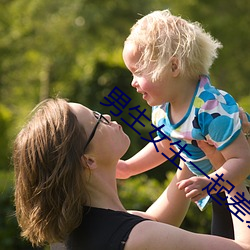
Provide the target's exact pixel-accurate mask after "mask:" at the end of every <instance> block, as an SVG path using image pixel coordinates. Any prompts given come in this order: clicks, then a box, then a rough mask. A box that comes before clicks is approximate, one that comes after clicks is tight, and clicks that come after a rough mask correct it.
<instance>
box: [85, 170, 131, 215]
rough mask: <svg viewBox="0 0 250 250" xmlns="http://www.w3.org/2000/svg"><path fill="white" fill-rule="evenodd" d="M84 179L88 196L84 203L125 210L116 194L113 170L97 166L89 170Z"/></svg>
mask: <svg viewBox="0 0 250 250" xmlns="http://www.w3.org/2000/svg"><path fill="white" fill-rule="evenodd" d="M86 179H87V184H86V186H87V190H88V194H89V198H90V199H89V202H88V204H86V205H88V206H92V207H99V208H105V209H112V210H117V211H126V209H125V208H124V207H123V205H122V203H121V201H120V199H119V196H118V191H117V182H116V178H115V172H114V171H113V170H110V169H107V168H102V167H100V168H98V167H97V168H96V169H93V170H91V173H90V174H89V176H88V177H87V178H86Z"/></svg>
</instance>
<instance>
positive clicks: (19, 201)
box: [13, 98, 87, 245]
mask: <svg viewBox="0 0 250 250" xmlns="http://www.w3.org/2000/svg"><path fill="white" fill-rule="evenodd" d="M85 143H86V133H85V130H84V128H83V127H82V126H81V125H80V124H79V122H78V120H77V117H76V116H75V115H74V113H73V112H72V111H71V110H70V107H69V105H68V103H67V101H66V100H64V99H59V98H58V99H48V100H45V101H43V102H42V103H40V104H39V105H38V106H37V107H36V108H35V110H34V111H33V114H32V117H31V119H30V120H29V122H28V123H27V124H26V126H25V127H24V128H23V129H22V130H21V131H20V133H19V134H18V135H17V138H16V140H15V142H14V149H13V164H14V170H15V205H16V216H17V220H18V223H19V225H20V227H21V229H22V236H23V237H25V238H26V239H28V240H29V241H30V242H31V243H32V244H33V245H44V244H46V243H52V242H62V241H64V240H65V239H66V238H67V236H68V234H69V233H70V232H71V231H72V230H73V229H74V228H76V227H77V226H78V225H79V224H80V222H81V220H82V212H83V205H84V204H85V202H86V197H87V194H86V189H85V188H84V175H83V172H84V169H85V168H86V166H85V164H84V161H83V160H82V155H83V148H84V145H85Z"/></svg>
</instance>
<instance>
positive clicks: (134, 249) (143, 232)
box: [125, 186, 250, 250]
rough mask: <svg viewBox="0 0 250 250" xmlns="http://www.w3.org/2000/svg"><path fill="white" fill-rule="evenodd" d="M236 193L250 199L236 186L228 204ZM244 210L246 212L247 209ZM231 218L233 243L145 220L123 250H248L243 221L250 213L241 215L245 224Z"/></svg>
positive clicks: (247, 238)
mask: <svg viewBox="0 0 250 250" xmlns="http://www.w3.org/2000/svg"><path fill="white" fill-rule="evenodd" d="M236 192H239V193H242V192H244V193H245V198H246V199H247V200H250V194H249V193H248V192H247V190H246V188H245V187H244V186H238V187H235V188H234V190H233V191H232V192H231V193H230V194H228V202H229V203H230V202H231V200H229V199H230V197H234V196H235V195H236ZM243 206H244V205H243ZM245 208H246V209H248V210H249V208H247V207H245ZM232 217H233V224H234V232H235V240H230V239H226V238H222V237H218V236H212V235H202V234H196V233H191V232H188V231H185V230H182V229H179V228H176V227H173V226H171V225H167V224H164V223H159V222H154V221H144V222H141V223H139V224H137V225H136V226H135V227H134V228H133V230H132V231H131V233H130V236H129V238H128V241H127V243H126V245H125V250H144V249H154V250H168V249H169V250H173V249H175V250H183V249H187V250H189V249H190V250H200V249H204V250H210V249H230V250H243V249H244V250H249V249H250V237H249V230H250V229H249V228H248V227H247V223H246V221H250V214H246V215H245V216H244V222H241V221H240V220H239V219H238V218H237V217H235V216H234V215H233V216H232Z"/></svg>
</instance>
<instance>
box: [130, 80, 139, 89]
mask: <svg viewBox="0 0 250 250" xmlns="http://www.w3.org/2000/svg"><path fill="white" fill-rule="evenodd" d="M131 86H132V87H134V88H136V87H137V86H138V83H137V81H136V79H135V78H133V80H132V82H131Z"/></svg>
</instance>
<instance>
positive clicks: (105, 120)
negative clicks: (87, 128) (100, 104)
mask: <svg viewBox="0 0 250 250" xmlns="http://www.w3.org/2000/svg"><path fill="white" fill-rule="evenodd" d="M93 114H94V116H95V118H96V119H97V123H96V125H95V127H94V128H93V130H92V132H91V134H90V136H89V139H88V141H87V143H86V145H85V147H84V151H85V150H86V148H87V147H88V145H89V143H90V142H91V140H92V139H93V137H94V135H95V132H96V129H97V127H98V125H99V123H100V122H102V123H104V124H107V125H108V124H110V121H109V120H108V119H107V118H105V117H104V116H103V115H102V114H100V113H99V112H97V111H93Z"/></svg>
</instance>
